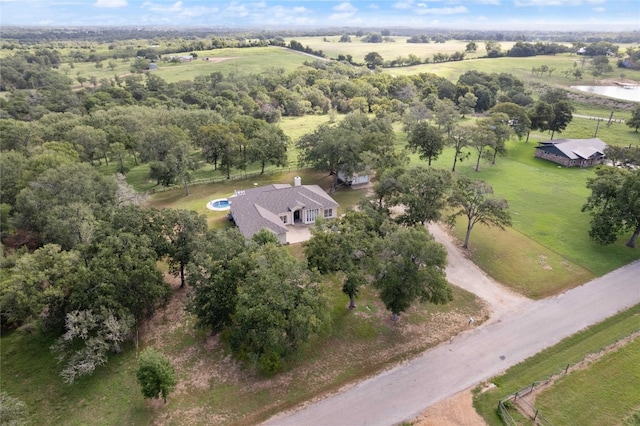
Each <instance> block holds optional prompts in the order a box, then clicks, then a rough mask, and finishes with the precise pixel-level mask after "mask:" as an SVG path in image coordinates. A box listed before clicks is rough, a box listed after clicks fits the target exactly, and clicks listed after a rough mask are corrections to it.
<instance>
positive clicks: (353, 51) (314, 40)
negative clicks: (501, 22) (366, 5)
mask: <svg viewBox="0 0 640 426" xmlns="http://www.w3.org/2000/svg"><path fill="white" fill-rule="evenodd" d="M340 37H341V36H327V37H291V38H285V40H286V41H287V43H288V42H290V41H291V40H295V41H297V42H299V43H301V44H302V45H303V46H305V47H306V46H309V47H310V48H311V49H313V50H316V51H318V50H322V51H323V52H324V54H325V55H326V56H327V57H328V58H333V59H335V58H337V57H338V55H339V54H343V55H352V56H353V59H354V61H356V62H363V61H364V57H365V55H366V54H367V53H369V52H378V53H379V54H380V55H381V56H382V57H383V58H384V59H385V60H392V59H395V58H397V57H398V56H408V55H410V54H414V55H417V56H418V57H419V58H421V59H423V60H424V58H429V59H431V58H432V57H433V54H434V53H447V54H451V53H455V52H464V51H465V48H466V45H467V43H469V42H468V41H465V40H447V41H446V42H445V43H433V42H432V43H407V40H408V39H409V38H410V37H408V36H392V37H391V38H392V39H393V40H395V42H394V43H389V42H385V43H363V42H361V41H360V40H359V38H358V37H356V36H354V35H351V42H350V43H340V42H339V40H340ZM476 44H477V45H478V49H477V51H476V52H475V53H466V54H465V57H467V58H478V57H481V56H486V54H487V51H486V49H485V46H484V42H481V41H476ZM514 44H515V42H501V43H500V45H501V46H502V49H503V50H507V49H510V48H511V47H512V46H513V45H514Z"/></svg>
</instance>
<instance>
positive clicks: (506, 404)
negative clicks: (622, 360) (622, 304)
mask: <svg viewBox="0 0 640 426" xmlns="http://www.w3.org/2000/svg"><path fill="white" fill-rule="evenodd" d="M638 336H640V330H636V331H634V332H633V333H631V334H629V335H628V336H627V337H625V338H622V339H619V340H616V341H615V342H613V343H611V344H610V345H607V346H605V347H603V348H601V349H599V350H597V351H594V352H589V353H587V354H586V355H585V356H584V357H583V358H582V359H581V360H579V361H577V362H576V363H575V364H573V365H571V364H567V365H566V366H565V367H564V368H562V369H561V370H558V371H556V372H555V373H553V374H551V375H550V376H549V377H547V378H545V379H543V380H539V381H537V382H533V383H531V384H530V385H528V386H526V387H524V388H522V389H520V390H518V391H517V392H514V393H512V394H510V395H507V396H505V397H504V398H502V399H501V400H500V401H498V407H497V409H496V411H497V413H498V416H499V417H500V419H502V422H503V423H504V424H505V425H507V426H517V424H518V423H516V421H515V420H514V419H513V417H512V416H511V414H510V413H509V411H510V410H513V409H518V410H519V411H520V412H521V413H522V414H523V415H525V416H526V417H528V418H529V419H530V420H531V421H532V422H533V424H534V425H544V426H553V424H552V423H551V421H550V420H549V419H548V418H547V417H545V416H544V414H542V412H541V411H540V410H539V409H537V408H536V407H535V406H534V404H532V403H530V402H529V401H527V400H526V398H525V397H526V396H527V395H529V394H531V393H532V392H533V391H535V390H536V389H537V388H539V387H541V386H545V385H547V384H549V383H550V382H553V381H555V380H556V379H557V378H559V377H562V376H565V375H566V374H568V373H570V370H573V369H574V368H577V367H578V366H580V365H581V364H582V363H583V362H585V361H586V360H587V359H589V360H590V361H594V360H596V359H598V358H600V357H601V356H602V355H604V354H605V353H606V352H608V351H610V350H612V349H615V348H618V347H620V346H622V345H624V344H625V343H627V342H628V341H630V340H632V339H635V338H636V337H638Z"/></svg>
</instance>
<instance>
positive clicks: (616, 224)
mask: <svg viewBox="0 0 640 426" xmlns="http://www.w3.org/2000/svg"><path fill="white" fill-rule="evenodd" d="M587 188H589V189H590V190H591V195H590V196H589V198H588V199H587V202H586V203H585V205H584V206H583V207H582V211H588V212H589V213H590V214H591V229H590V230H589V236H590V237H591V238H592V239H593V240H594V241H596V242H598V243H600V244H612V243H614V242H615V241H616V240H617V237H618V235H620V234H622V233H625V232H631V233H632V234H631V238H630V239H629V241H628V242H627V246H629V247H632V248H633V247H635V246H636V240H637V239H638V235H640V170H638V169H636V170H631V171H629V170H624V169H618V168H614V167H601V168H598V169H597V170H596V177H595V178H589V179H588V180H587Z"/></svg>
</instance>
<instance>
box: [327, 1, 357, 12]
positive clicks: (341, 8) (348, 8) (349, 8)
mask: <svg viewBox="0 0 640 426" xmlns="http://www.w3.org/2000/svg"><path fill="white" fill-rule="evenodd" d="M332 10H334V11H336V12H340V13H355V12H357V11H358V8H357V7H355V6H354V5H352V4H351V3H349V2H348V1H347V2H344V3H340V4H339V5H337V6H334V7H333V9H332Z"/></svg>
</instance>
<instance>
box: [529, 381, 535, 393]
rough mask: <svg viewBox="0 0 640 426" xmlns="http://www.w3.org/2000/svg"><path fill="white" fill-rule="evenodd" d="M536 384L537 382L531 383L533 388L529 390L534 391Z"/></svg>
mask: <svg viewBox="0 0 640 426" xmlns="http://www.w3.org/2000/svg"><path fill="white" fill-rule="evenodd" d="M535 386H536V382H533V383H531V390H530V391H529V392H533V388H534V387H535Z"/></svg>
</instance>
